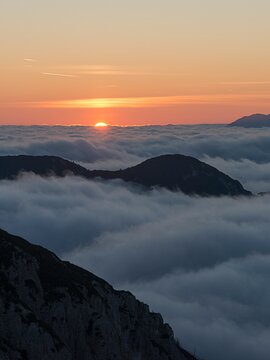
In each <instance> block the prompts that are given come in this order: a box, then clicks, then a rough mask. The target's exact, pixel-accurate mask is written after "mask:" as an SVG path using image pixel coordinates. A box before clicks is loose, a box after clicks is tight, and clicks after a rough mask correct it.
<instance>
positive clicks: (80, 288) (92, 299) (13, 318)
mask: <svg viewBox="0 0 270 360" xmlns="http://www.w3.org/2000/svg"><path fill="white" fill-rule="evenodd" d="M0 284H1V286H0V359H1V360H37V359H38V360H45V359H46V360H92V359H93V360H195V358H194V357H193V356H191V355H190V354H189V353H187V352H186V351H185V350H183V349H182V348H181V347H180V346H179V345H178V343H177V341H176V340H175V339H174V336H173V332H172V330H171V328H170V326H169V325H167V324H164V322H163V320H162V317H161V315H159V314H156V313H152V312H150V311H149V308H148V306H147V305H145V304H143V303H141V302H140V301H138V300H137V299H136V298H135V297H134V296H133V295H132V294H131V293H129V292H126V291H116V290H114V289H113V288H112V286H110V285H109V284H108V283H107V282H105V281H104V280H102V279H100V278H98V277H97V276H95V275H93V274H91V273H89V272H87V271H85V270H83V269H81V268H79V267H77V266H74V265H72V264H70V263H67V262H63V261H61V260H60V259H59V258H57V257H56V256H55V255H54V254H53V253H51V252H50V251H48V250H46V249H44V248H42V247H39V246H35V245H32V244H30V243H28V242H27V241H25V240H23V239H21V238H19V237H16V236H12V235H10V234H8V233H7V232H5V231H2V230H0Z"/></svg>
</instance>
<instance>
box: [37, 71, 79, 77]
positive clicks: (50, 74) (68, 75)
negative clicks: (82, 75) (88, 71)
mask: <svg viewBox="0 0 270 360" xmlns="http://www.w3.org/2000/svg"><path fill="white" fill-rule="evenodd" d="M41 75H48V76H60V77H68V78H75V77H78V76H77V75H71V74H58V73H51V72H42V73H41Z"/></svg>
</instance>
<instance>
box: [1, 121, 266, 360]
mask: <svg viewBox="0 0 270 360" xmlns="http://www.w3.org/2000/svg"><path fill="white" fill-rule="evenodd" d="M1 130H2V131H1V137H0V154H18V153H27V154H36V155H40V154H53V155H60V156H63V157H65V158H68V159H71V160H76V161H78V162H81V163H83V164H84V165H86V166H88V167H89V168H99V167H103V168H118V167H126V166H128V165H133V164H135V163H137V162H139V161H141V160H144V159H145V158H148V157H151V156H155V155H159V154H162V153H184V154H188V155H194V156H197V157H199V158H201V159H203V160H205V161H206V162H208V163H209V164H211V165H214V166H216V167H218V168H219V169H221V170H224V171H225V172H226V173H228V174H230V175H231V176H233V177H235V178H237V179H239V180H241V181H242V182H243V183H244V184H245V185H246V187H247V188H249V189H251V190H253V191H262V190H270V185H269V186H268V184H270V182H269V179H270V175H269V174H270V165H269V157H270V155H269V154H270V152H269V151H268V147H270V140H269V139H270V137H269V135H270V132H269V133H268V131H269V130H255V131H253V130H246V129H233V130H232V129H231V128H226V127H223V126H192V127H187V126H167V127H154V126H153V127H144V128H138V127H137V128H111V129H108V131H107V130H106V131H100V130H96V129H92V128H82V127H74V128H73V127H72V128H63V127H54V128H47V127H30V128H23V127H16V128H10V127H2V129H1ZM268 137H269V139H268ZM269 200H270V196H264V197H253V198H249V199H247V198H239V199H231V198H226V197H225V198H217V199H215V198H197V197H194V198H192V197H187V196H185V195H183V194H174V193H171V192H169V191H166V190H159V191H158V190H156V191H153V192H151V193H141V192H140V191H139V190H138V189H136V188H132V187H131V186H130V185H127V184H123V183H122V182H121V181H112V182H106V183H103V182H98V181H87V180H84V179H80V178H73V177H68V178H65V179H56V178H51V179H42V178H39V177H36V176H29V175H27V176H23V177H21V178H20V179H19V180H18V181H13V182H9V181H2V182H0V203H1V207H0V227H2V228H4V229H6V230H8V231H10V232H12V233H15V234H18V235H21V236H24V237H25V238H27V239H28V240H30V241H32V242H36V243H38V244H41V245H43V246H45V247H48V248H49V249H51V250H53V251H55V252H56V253H57V254H58V255H59V256H61V257H63V258H65V259H67V260H69V261H72V262H74V263H76V264H78V265H81V266H83V267H85V268H87V269H89V270H90V271H92V272H94V273H96V274H97V275H99V276H102V277H104V278H105V279H106V280H108V281H109V282H111V283H112V284H113V285H114V286H116V287H117V288H121V289H127V290H130V291H132V292H134V293H135V294H136V295H137V297H139V298H140V299H141V300H143V301H145V302H147V303H148V304H149V305H150V307H151V309H153V310H155V311H158V312H161V313H162V315H163V316H164V317H165V319H166V321H168V322H169V323H170V324H171V325H172V326H173V328H174V331H175V333H176V336H177V337H178V338H179V340H180V342H181V344H182V345H183V346H184V347H186V348H188V349H189V350H190V351H191V352H195V353H196V354H197V355H198V356H199V357H200V358H201V359H207V360H216V359H219V360H227V359H230V360H238V359H245V360H257V359H266V358H268V357H269V355H270V344H269V337H270V330H269V329H270V312H269V309H268V308H269V300H270V285H269V272H270V242H269V232H270V223H269Z"/></svg>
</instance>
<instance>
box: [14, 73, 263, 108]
mask: <svg viewBox="0 0 270 360" xmlns="http://www.w3.org/2000/svg"><path fill="white" fill-rule="evenodd" d="M56 76H57V75H56ZM58 76H61V74H59V75H58ZM63 76H65V75H63ZM269 100H270V94H266V95H264V96H258V95H257V94H244V95H243V94H210V95H188V96H187V95H175V96H157V97H122V98H92V99H73V100H63V101H41V102H24V103H20V105H22V106H26V107H34V108H37V107H38V108H78V109H80V108H89V109H91V108H147V107H163V106H173V105H192V104H194V105H196V104H197V105H203V104H224V103H225V104H226V103H227V104H229V103H236V102H237V103H239V104H243V103H250V102H259V103H269Z"/></svg>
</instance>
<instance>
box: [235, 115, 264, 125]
mask: <svg viewBox="0 0 270 360" xmlns="http://www.w3.org/2000/svg"><path fill="white" fill-rule="evenodd" d="M229 126H240V127H245V128H261V127H270V114H269V115H264V114H253V115H249V116H244V117H242V118H240V119H238V120H236V121H234V122H232V123H231V124H229Z"/></svg>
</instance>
